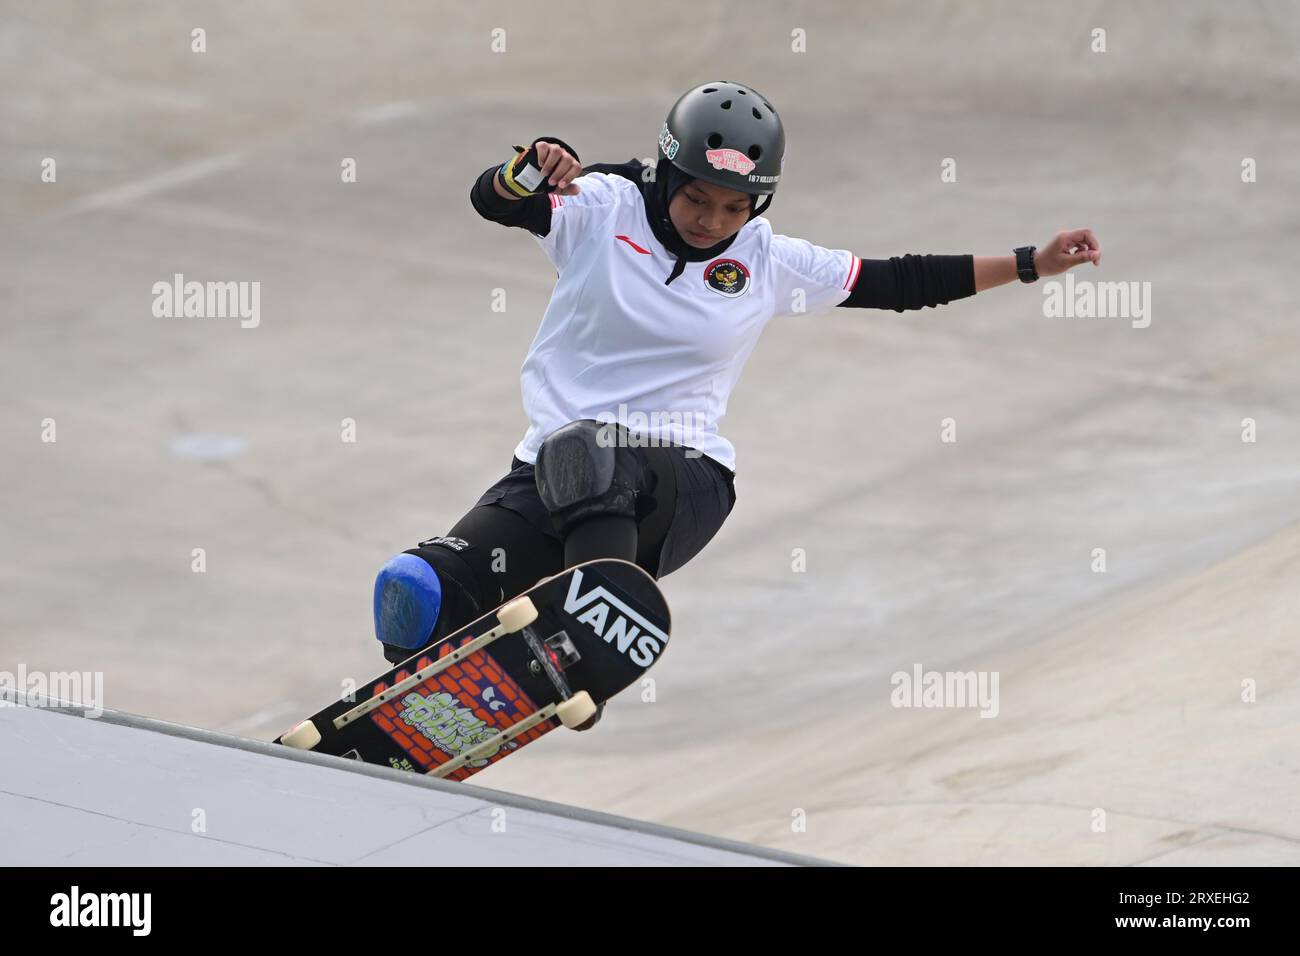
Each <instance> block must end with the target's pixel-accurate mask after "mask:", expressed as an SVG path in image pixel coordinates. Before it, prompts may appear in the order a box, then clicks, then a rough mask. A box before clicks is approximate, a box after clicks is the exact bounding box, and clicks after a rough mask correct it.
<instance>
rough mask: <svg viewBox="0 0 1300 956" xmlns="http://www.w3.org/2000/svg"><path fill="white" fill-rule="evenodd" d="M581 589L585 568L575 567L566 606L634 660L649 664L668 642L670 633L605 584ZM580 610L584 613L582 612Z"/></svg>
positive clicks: (566, 608) (641, 663) (569, 611)
mask: <svg viewBox="0 0 1300 956" xmlns="http://www.w3.org/2000/svg"><path fill="white" fill-rule="evenodd" d="M581 590H582V572H581V571H578V570H574V572H573V580H572V581H571V582H570V583H569V593H568V596H567V597H565V599H564V610H565V612H566V613H568V614H572V615H573V616H574V617H576V618H577V619H578V620H579V621H580V622H582V623H583V624H586V625H587V626H589V627H590V628H591V629H592V630H593V631H595V632H596V634H597V636H599V637H603V638H604V639H605V643H606V644H613V645H615V646H616V647H617V648H618V651H619V653H620V654H626V655H627V656H628V657H629V658H631V660H632V662H633V663H634V664H638V665H640V666H641V667H649V666H650V665H651V664H653V663H654V662H655V659H656V658H657V657H658V656H659V654H660V653H661V652H662V651H663V649H664V645H666V644H667V643H668V635H667V634H665V633H664V632H663V630H661V629H660V628H658V627H656V626H655V625H654V624H652V623H651V622H650V621H647V620H646V619H645V618H644V617H642V616H641V615H640V614H638V613H637V612H636V611H634V610H632V608H630V607H628V606H627V605H626V604H624V603H623V602H622V601H621V600H619V599H618V598H617V597H615V596H614V595H613V594H611V593H610V591H609V589H608V588H606V587H604V586H603V585H596V586H595V587H594V588H592V589H591V590H590V591H588V592H587V593H586V594H582V593H580V592H581ZM579 611H581V612H582V613H579Z"/></svg>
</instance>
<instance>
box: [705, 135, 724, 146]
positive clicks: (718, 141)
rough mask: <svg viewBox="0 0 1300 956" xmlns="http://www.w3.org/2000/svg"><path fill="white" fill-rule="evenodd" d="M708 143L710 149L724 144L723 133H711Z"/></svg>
mask: <svg viewBox="0 0 1300 956" xmlns="http://www.w3.org/2000/svg"><path fill="white" fill-rule="evenodd" d="M708 143H709V149H717V148H718V147H719V146H721V145H722V135H721V134H720V133H710V134H709V139H708Z"/></svg>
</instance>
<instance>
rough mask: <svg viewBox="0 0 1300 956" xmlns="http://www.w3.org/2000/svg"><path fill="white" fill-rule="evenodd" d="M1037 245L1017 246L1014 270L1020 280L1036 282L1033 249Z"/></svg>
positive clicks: (1036, 275) (1036, 272)
mask: <svg viewBox="0 0 1300 956" xmlns="http://www.w3.org/2000/svg"><path fill="white" fill-rule="evenodd" d="M1037 248H1038V247H1037V246H1018V247H1016V249H1015V253H1016V272H1017V273H1019V275H1020V281H1021V282H1037V281H1038V270H1037V269H1035V268H1034V250H1035V249H1037Z"/></svg>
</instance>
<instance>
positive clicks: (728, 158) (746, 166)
mask: <svg viewBox="0 0 1300 956" xmlns="http://www.w3.org/2000/svg"><path fill="white" fill-rule="evenodd" d="M667 128H668V127H667V126H665V127H664V129H667ZM704 158H705V159H707V160H708V161H709V165H710V166H712V167H713V168H714V169H729V170H731V171H732V172H735V173H742V174H747V173H750V172H752V171H753V169H754V166H755V163H754V161H753V160H752V159H750V158H749V157H748V156H746V155H745V154H744V153H742V152H740V151H738V150H734V149H710V150H706V151H705V153H704Z"/></svg>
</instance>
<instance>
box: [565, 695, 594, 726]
mask: <svg viewBox="0 0 1300 956" xmlns="http://www.w3.org/2000/svg"><path fill="white" fill-rule="evenodd" d="M595 713H596V702H595V701H594V700H592V699H591V695H590V694H588V693H587V692H586V691H585V690H580V691H578V692H577V693H576V694H574V695H573V696H572V697H570V698H569V699H568V700H566V701H564V702H563V703H561V704H560V705H559V706H558V707H556V708H555V716H556V717H559V718H560V723H562V724H564V726H566V727H568V728H569V729H570V730H572V729H573V728H574V727H580V726H581V725H583V724H585V723H586V722H587V721H589V720H591V718H592V716H593V715H594V714H595Z"/></svg>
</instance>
